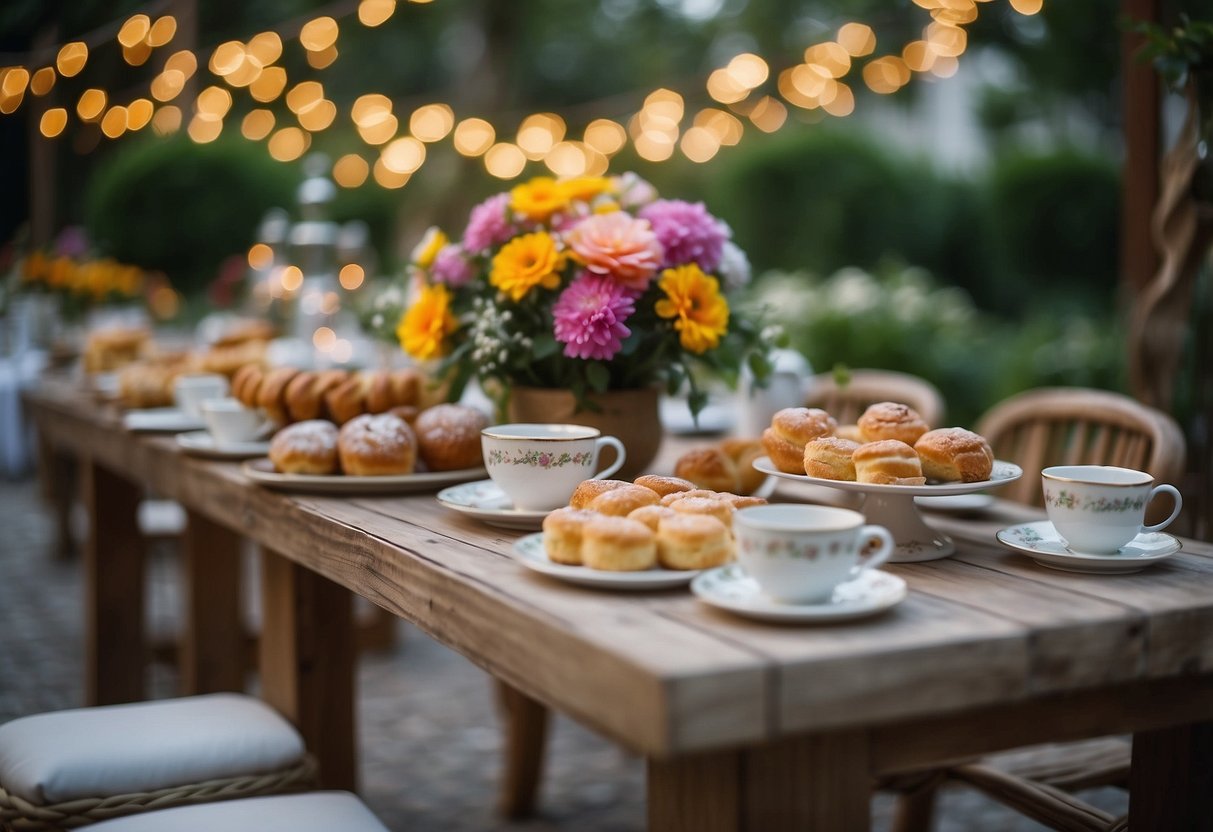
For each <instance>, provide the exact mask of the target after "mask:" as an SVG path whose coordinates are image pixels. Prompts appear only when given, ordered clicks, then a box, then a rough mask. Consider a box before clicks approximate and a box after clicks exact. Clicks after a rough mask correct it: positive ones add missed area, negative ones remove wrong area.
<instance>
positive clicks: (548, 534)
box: [543, 507, 599, 566]
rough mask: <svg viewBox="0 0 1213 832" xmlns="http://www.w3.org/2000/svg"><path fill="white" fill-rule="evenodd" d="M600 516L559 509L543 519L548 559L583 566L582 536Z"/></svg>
mask: <svg viewBox="0 0 1213 832" xmlns="http://www.w3.org/2000/svg"><path fill="white" fill-rule="evenodd" d="M598 516H599V515H597V514H595V513H594V512H592V511H586V510H585V509H581V508H568V507H566V508H558V509H556V510H555V511H553V512H551V513H550V514H549V515H548V516H547V517H545V518H543V548H544V551H546V552H547V553H548V558H550V559H551V560H553V561H555V562H556V563H564V564H567V565H569V566H580V565H581V535H582V531H583V530H584V529H585V524H586V523H587V522H589V521H590V520H593V519H594V518H595V517H598Z"/></svg>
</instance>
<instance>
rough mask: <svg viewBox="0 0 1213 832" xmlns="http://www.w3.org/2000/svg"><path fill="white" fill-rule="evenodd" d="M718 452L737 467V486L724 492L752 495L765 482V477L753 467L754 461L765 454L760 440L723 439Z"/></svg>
mask: <svg viewBox="0 0 1213 832" xmlns="http://www.w3.org/2000/svg"><path fill="white" fill-rule="evenodd" d="M720 450H722V451H724V454H725V456H727V457H728V458H729V459H731V460H733V464H734V465H736V466H737V484H736V485H735V486H734V487H733V488H728V489H725V490H726V491H731V492H733V493H734V494H753V493H754V492H755V491H757V490H758V488H759V486H761V485H762V484H763V483H764V482H766V479H767V475H766V474H764V473H762V472H761V471H759V470H758V469H757V468H755V467H754V460H756V459H758V457H760V456H762V455H764V454H765V453H766V450H765V449H764V448H763V447H762V440H761V439H742V438H740V437H735V438H733V439H725V440H723V441H721V443H720Z"/></svg>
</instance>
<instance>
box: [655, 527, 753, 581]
mask: <svg viewBox="0 0 1213 832" xmlns="http://www.w3.org/2000/svg"><path fill="white" fill-rule="evenodd" d="M733 547H734V544H733V536H732V535H731V534H729V530H728V529H727V528H726V527H725V525H724V523H721V522H720V521H719V520H718V519H716V518H715V517H712V516H710V515H706V514H677V515H675V516H674V517H667V518H665V519H663V520H662V521H661V522H660V523H658V525H657V562H658V563H659V564H660V565H661V566H663V567H665V568H666V569H711V568H712V567H714V566H722V565H723V564H726V563H728V562H729V561H730V560H732V559H733Z"/></svg>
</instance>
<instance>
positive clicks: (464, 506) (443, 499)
mask: <svg viewBox="0 0 1213 832" xmlns="http://www.w3.org/2000/svg"><path fill="white" fill-rule="evenodd" d="M437 499H438V502H439V503H441V504H442V505H444V506H446V507H447V508H449V509H451V510H452V511H458V512H460V513H461V514H466V515H467V516H469V517H473V518H475V519H477V520H479V521H481V522H482V523H487V524H488V525H490V526H496V527H497V528H500V529H522V530H523V531H533V530H535V529H540V528H543V518H545V517H547V516H548V514H549V512H546V511H528V510H526V509H520V508H514V504H513V503H511V502H510V498H509V497H507V496H506V495H505V492H504V491H502V490H501V489H500V488H499V487H498V486H497V483H495V482H493V481H492V480H479V481H478V482H468V483H464V484H463V485H455V486H451V487H450V488H444V489H442V490H441V491H439V492H438V497H437Z"/></svg>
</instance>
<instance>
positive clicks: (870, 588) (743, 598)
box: [691, 563, 906, 624]
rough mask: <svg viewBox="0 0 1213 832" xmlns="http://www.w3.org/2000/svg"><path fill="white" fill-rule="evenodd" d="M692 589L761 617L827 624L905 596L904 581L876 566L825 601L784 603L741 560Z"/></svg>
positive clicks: (716, 602) (870, 612)
mask: <svg viewBox="0 0 1213 832" xmlns="http://www.w3.org/2000/svg"><path fill="white" fill-rule="evenodd" d="M691 591H692V592H694V593H695V594H696V595H698V596H699V599H700V600H701V601H703V602H705V603H707V604H710V605H711V606H713V607H720V608H721V609H725V610H728V611H729V612H734V613H737V614H738V615H742V616H745V617H746V618H757V619H759V620H760V621H776V622H788V623H791V622H805V623H821V624H828V623H832V622H835V621H849V620H850V619H853V618H862V617H864V616H868V615H875V614H876V613H878V612H883V611H884V610H887V609H889V608H890V607H892V606H895V605H896V604H898V603H900V602H901V600H902V599H903V598H905V597H906V582H905V581H903V580H902V579H901V578H899V577H897V576H896V575H891V574H889V573H888V572H882V571H881V570H879V569H865V570H864V571H863V572H862V573H860V575H859V577H857V578H855V579H854V580H851V581H847V582H846V583H842V584H839V585H838V586H836V587H834V594H833V595H832V596H831V597H830V600H828V601H822V602H821V603H818V604H785V603H782V602H779V601H776V600H774V599H772V598H771V597H770V596H768V595H766V594H765V593H764V592H763V591H762V589H761V588H760V587H759V586H758V582H757V581H755V580H754V579H753V578H751V577H750V576H749V575H747V574H746V571H745V569H743V568H742V567H741V565H740V564H737V563H731V564H729V565H728V566H721V567H719V568H717V569H712V570H709V571H707V572H704V573H703V574H702V575H700V576H699V577H698V578H696V579H695V580H694V581H692V582H691Z"/></svg>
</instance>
